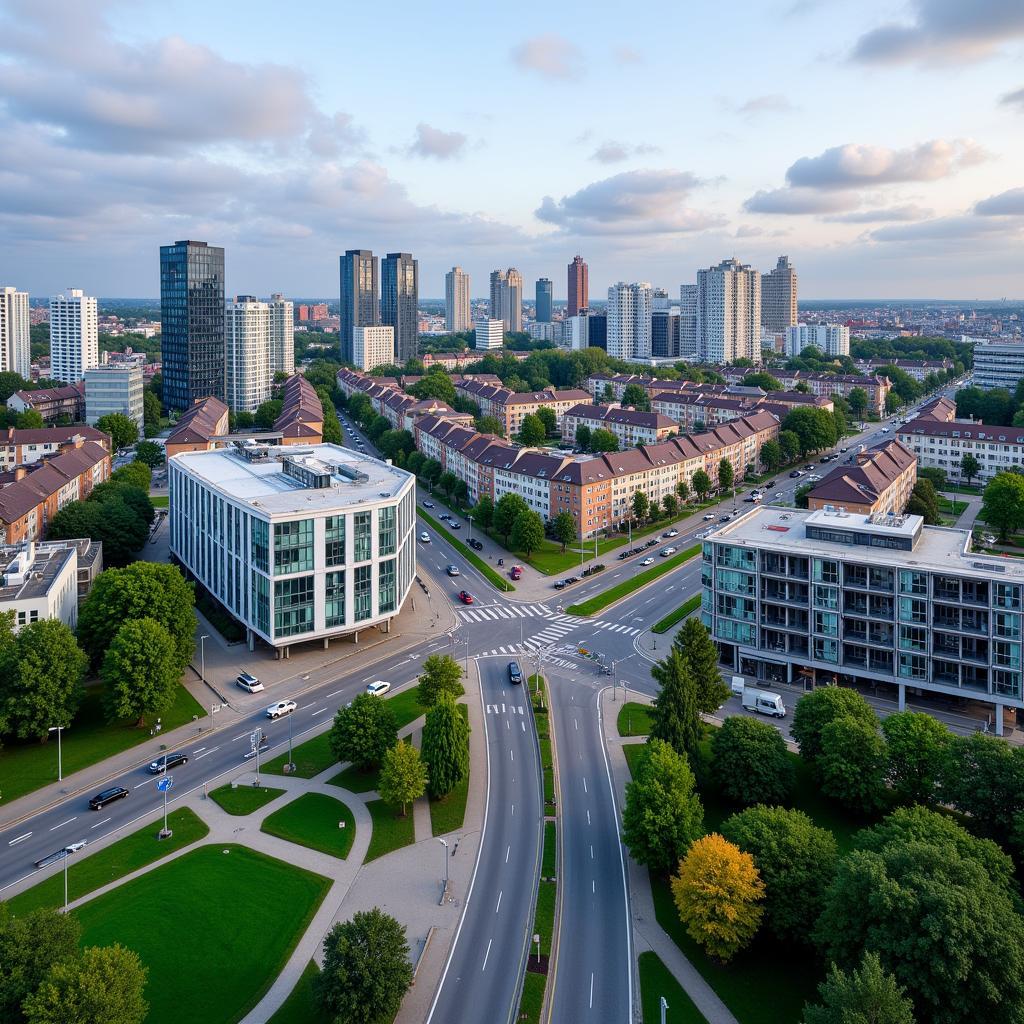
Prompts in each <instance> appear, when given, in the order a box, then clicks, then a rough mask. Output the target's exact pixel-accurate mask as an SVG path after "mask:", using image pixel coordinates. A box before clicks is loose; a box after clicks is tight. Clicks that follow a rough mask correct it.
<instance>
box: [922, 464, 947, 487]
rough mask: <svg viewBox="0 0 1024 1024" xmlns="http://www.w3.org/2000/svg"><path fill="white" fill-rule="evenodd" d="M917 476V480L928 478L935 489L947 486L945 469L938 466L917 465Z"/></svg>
mask: <svg viewBox="0 0 1024 1024" xmlns="http://www.w3.org/2000/svg"><path fill="white" fill-rule="evenodd" d="M917 478H918V480H930V481H931V482H932V485H933V486H934V487H935V490H937V491H942V490H945V488H946V487H947V486H948V479H947V477H946V471H945V470H944V469H941V468H940V467H939V466H919V467H918V470H917Z"/></svg>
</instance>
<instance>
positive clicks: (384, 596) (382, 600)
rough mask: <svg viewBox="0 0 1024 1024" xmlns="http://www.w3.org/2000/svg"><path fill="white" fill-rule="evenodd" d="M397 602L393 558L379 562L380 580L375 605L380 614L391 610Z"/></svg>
mask: <svg viewBox="0 0 1024 1024" xmlns="http://www.w3.org/2000/svg"><path fill="white" fill-rule="evenodd" d="M396 603H397V597H396V592H395V560H394V559H393V558H389V559H388V560H387V561H386V562H381V563H380V582H379V584H378V587H377V605H378V609H379V611H380V613H381V614H383V613H384V612H393V611H394V610H395V605H396Z"/></svg>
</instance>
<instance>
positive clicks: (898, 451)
mask: <svg viewBox="0 0 1024 1024" xmlns="http://www.w3.org/2000/svg"><path fill="white" fill-rule="evenodd" d="M916 482H917V458H916V456H915V455H914V453H913V452H912V451H911V450H910V449H909V448H908V447H907V446H906V445H904V444H902V443H901V442H900V441H897V440H892V441H883V442H882V443H881V444H876V445H875V446H874V447H872V448H868V449H867V451H863V452H858V453H857V454H856V455H855V456H854V464H853V465H852V466H837V467H836V468H835V469H833V470H832V471H831V472H830V473H828V474H827V475H826V476H825V478H824V479H823V480H821V481H820V482H819V483H817V484H815V486H814V488H813V490H811V491H809V492H808V494H807V507H808V508H809V509H810V510H811V511H812V512H813V511H815V510H816V509H825V508H828V509H832V508H841V509H843V510H844V511H846V512H859V513H861V514H863V515H872V514H873V513H875V512H892V513H894V514H895V515H899V514H900V513H901V512H902V511H903V510H904V508H906V505H907V502H908V501H909V500H910V492H911V491H912V490H913V489H914V484H915V483H916Z"/></svg>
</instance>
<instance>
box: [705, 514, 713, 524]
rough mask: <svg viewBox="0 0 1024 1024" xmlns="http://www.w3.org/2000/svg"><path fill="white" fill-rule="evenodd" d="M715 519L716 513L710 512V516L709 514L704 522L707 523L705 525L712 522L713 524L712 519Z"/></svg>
mask: <svg viewBox="0 0 1024 1024" xmlns="http://www.w3.org/2000/svg"><path fill="white" fill-rule="evenodd" d="M714 518H715V513H714V512H709V513H708V514H707V515H706V516H705V517H704V522H705V523H710V522H711V520H712V519H714Z"/></svg>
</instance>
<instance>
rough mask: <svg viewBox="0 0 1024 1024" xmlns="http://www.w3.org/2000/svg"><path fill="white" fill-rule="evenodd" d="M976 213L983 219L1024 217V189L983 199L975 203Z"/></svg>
mask: <svg viewBox="0 0 1024 1024" xmlns="http://www.w3.org/2000/svg"><path fill="white" fill-rule="evenodd" d="M974 212H975V213H976V214H979V215H980V216H982V217H1024V187H1022V188H1011V189H1009V190H1008V191H1006V192H1000V193H999V194H998V195H995V196H989V197H988V199H982V200H981V202H979V203H975V206H974Z"/></svg>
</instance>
